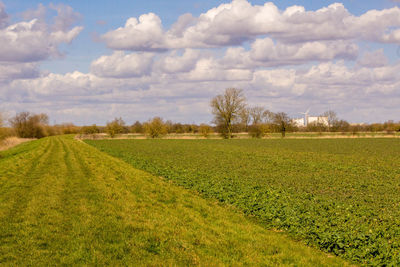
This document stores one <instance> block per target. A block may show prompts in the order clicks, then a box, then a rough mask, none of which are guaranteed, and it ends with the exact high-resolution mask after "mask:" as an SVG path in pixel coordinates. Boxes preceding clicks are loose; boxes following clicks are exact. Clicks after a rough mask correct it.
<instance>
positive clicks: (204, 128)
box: [199, 123, 212, 138]
mask: <svg viewBox="0 0 400 267" xmlns="http://www.w3.org/2000/svg"><path fill="white" fill-rule="evenodd" d="M199 132H200V134H201V135H202V136H204V137H206V138H207V137H208V136H209V135H210V133H212V128H211V126H210V125H207V124H204V123H202V124H200V127H199Z"/></svg>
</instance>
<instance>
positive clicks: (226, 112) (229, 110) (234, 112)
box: [210, 88, 246, 138]
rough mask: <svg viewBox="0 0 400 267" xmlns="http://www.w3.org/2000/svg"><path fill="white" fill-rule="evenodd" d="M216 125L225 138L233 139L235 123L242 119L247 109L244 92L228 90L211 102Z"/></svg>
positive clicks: (233, 89)
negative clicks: (242, 113)
mask: <svg viewBox="0 0 400 267" xmlns="http://www.w3.org/2000/svg"><path fill="white" fill-rule="evenodd" d="M210 104H211V108H212V113H213V114H214V123H215V124H216V125H217V127H218V129H219V131H220V133H221V135H222V136H223V137H224V138H232V132H233V131H232V130H233V127H232V126H233V123H234V121H235V120H237V119H238V118H239V117H240V113H241V112H242V110H243V109H244V108H245V107H246V98H245V96H244V95H243V91H242V90H240V89H236V88H228V89H226V90H225V92H224V94H223V95H217V96H216V97H214V98H213V99H212V100H211V103H210Z"/></svg>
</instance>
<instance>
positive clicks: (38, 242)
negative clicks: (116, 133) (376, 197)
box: [0, 137, 346, 266]
mask: <svg viewBox="0 0 400 267" xmlns="http://www.w3.org/2000/svg"><path fill="white" fill-rule="evenodd" d="M0 154H1V158H0V264H1V265H14V266H21V265H33V266H38V265H147V266H149V265H152V266H161V265H162V266H166V265H167V266H168V265H182V266H187V265H206V266H220V265H246V266H247V265H268V266H271V265H290V266H293V265H295V266H327V265H329V266H344V265H346V262H344V261H342V260H341V259H338V258H336V257H332V256H329V255H327V254H324V253H322V252H319V251H317V250H315V249H312V248H309V247H306V246H304V245H303V244H301V243H298V242H295V241H292V240H290V239H288V238H287V237H285V236H284V235H282V234H281V233H277V232H273V231H267V230H265V229H264V228H263V227H261V226H259V225H257V224H255V223H254V222H252V221H250V220H249V219H247V218H245V217H244V216H242V215H240V214H238V213H237V212H235V210H234V209H232V208H229V207H221V206H220V205H219V204H217V203H215V202H213V201H210V200H204V199H202V198H200V197H199V196H197V195H196V194H194V193H193V192H191V191H188V190H185V189H182V188H180V187H177V186H174V185H173V184H171V183H169V182H167V181H163V180H162V179H160V178H158V177H155V176H153V175H150V174H148V173H146V172H143V171H140V170H137V169H134V168H133V167H132V166H131V165H129V164H127V163H124V162H123V161H121V160H119V159H116V158H113V157H111V156H108V155H106V154H105V153H101V152H99V151H98V150H97V149H95V148H93V147H91V146H89V145H86V144H84V143H81V142H78V141H75V140H73V139H72V138H70V137H51V138H45V139H41V140H37V141H32V142H29V143H25V144H22V145H19V146H18V147H15V148H13V149H10V150H7V151H3V152H0Z"/></svg>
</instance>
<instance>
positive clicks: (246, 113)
mask: <svg viewBox="0 0 400 267" xmlns="http://www.w3.org/2000/svg"><path fill="white" fill-rule="evenodd" d="M239 117H240V123H241V125H242V126H243V127H242V128H243V129H242V130H244V131H245V132H247V131H248V130H249V125H250V121H251V117H250V109H249V108H243V109H242V110H241V111H240V114H239Z"/></svg>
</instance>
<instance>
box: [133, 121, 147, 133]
mask: <svg viewBox="0 0 400 267" xmlns="http://www.w3.org/2000/svg"><path fill="white" fill-rule="evenodd" d="M131 133H144V128H143V125H142V124H141V123H140V121H136V122H135V123H134V124H133V125H132V126H131Z"/></svg>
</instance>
